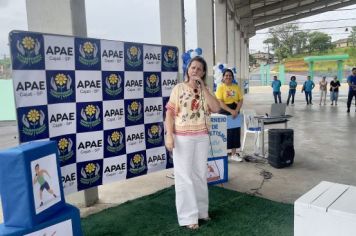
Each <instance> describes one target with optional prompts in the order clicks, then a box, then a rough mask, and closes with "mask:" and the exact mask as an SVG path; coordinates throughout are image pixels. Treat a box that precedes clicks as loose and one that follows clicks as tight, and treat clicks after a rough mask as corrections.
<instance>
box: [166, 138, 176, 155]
mask: <svg viewBox="0 0 356 236" xmlns="http://www.w3.org/2000/svg"><path fill="white" fill-rule="evenodd" d="M165 144H166V148H167V149H168V151H170V152H172V151H173V148H174V138H173V135H172V134H167V135H166V138H165Z"/></svg>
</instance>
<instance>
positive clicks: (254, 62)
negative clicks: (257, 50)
mask: <svg viewBox="0 0 356 236" xmlns="http://www.w3.org/2000/svg"><path fill="white" fill-rule="evenodd" d="M248 61H249V64H250V65H255V64H256V58H255V57H254V56H252V55H251V54H249V55H248Z"/></svg>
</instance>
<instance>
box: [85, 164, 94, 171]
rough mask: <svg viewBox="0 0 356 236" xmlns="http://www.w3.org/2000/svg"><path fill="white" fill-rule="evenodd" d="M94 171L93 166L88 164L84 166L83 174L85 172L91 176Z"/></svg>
mask: <svg viewBox="0 0 356 236" xmlns="http://www.w3.org/2000/svg"><path fill="white" fill-rule="evenodd" d="M94 171H95V165H94V164H93V163H89V164H88V165H86V166H85V172H87V173H88V174H91V173H92V172H94Z"/></svg>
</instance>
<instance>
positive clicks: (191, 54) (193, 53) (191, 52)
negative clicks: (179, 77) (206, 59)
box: [182, 48, 203, 74]
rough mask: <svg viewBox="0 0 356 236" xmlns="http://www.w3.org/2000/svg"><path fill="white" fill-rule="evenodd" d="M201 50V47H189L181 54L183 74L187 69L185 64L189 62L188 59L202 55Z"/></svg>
mask: <svg viewBox="0 0 356 236" xmlns="http://www.w3.org/2000/svg"><path fill="white" fill-rule="evenodd" d="M202 53H203V50H202V49H201V48H196V49H194V50H193V49H190V50H188V51H187V52H185V53H183V54H182V60H183V74H185V71H186V69H187V66H188V64H189V62H190V60H191V59H192V58H194V57H196V56H201V57H202Z"/></svg>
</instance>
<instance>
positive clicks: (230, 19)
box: [227, 13, 235, 67]
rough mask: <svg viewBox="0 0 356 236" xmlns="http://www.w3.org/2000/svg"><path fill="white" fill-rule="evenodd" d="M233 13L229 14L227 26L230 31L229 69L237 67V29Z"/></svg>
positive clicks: (228, 35) (228, 34)
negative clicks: (235, 42) (235, 43)
mask: <svg viewBox="0 0 356 236" xmlns="http://www.w3.org/2000/svg"><path fill="white" fill-rule="evenodd" d="M231 14H232V13H229V16H228V20H227V25H228V27H227V28H228V30H227V37H228V40H227V42H228V44H227V45H228V47H227V48H228V53H227V58H228V59H227V62H228V66H229V67H233V66H235V45H234V41H235V27H234V21H235V19H234V16H233V15H231Z"/></svg>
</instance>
